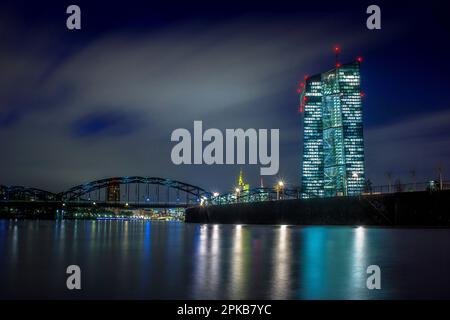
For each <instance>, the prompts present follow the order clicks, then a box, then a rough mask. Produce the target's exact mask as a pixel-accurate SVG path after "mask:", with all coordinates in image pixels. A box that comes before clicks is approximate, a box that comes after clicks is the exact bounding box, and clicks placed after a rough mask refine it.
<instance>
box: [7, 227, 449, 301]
mask: <svg viewBox="0 0 450 320" xmlns="http://www.w3.org/2000/svg"><path fill="white" fill-rule="evenodd" d="M411 248H412V249H411ZM0 250H1V253H2V254H1V255H0V270H1V273H0V284H1V286H0V298H7V299H11V298H72V297H73V293H70V292H68V291H67V290H65V280H66V274H65V268H66V267H67V266H68V265H70V264H78V265H80V266H81V268H82V270H83V275H84V278H83V292H81V293H79V295H78V296H77V297H79V298H86V299H92V298H101V299H105V298H120V299H128V298H145V299H149V298H153V299H156V298H160V299H169V298H176V299H222V298H223V299H366V298H370V299H371V298H380V297H382V298H385V297H395V298H402V297H408V298H411V297H413V298H421V297H423V296H425V297H427V298H429V297H430V296H431V297H435V298H450V289H449V288H450V286H446V285H445V284H446V283H447V284H450V276H449V274H448V273H446V272H439V273H438V272H433V270H435V269H437V270H442V271H443V270H448V268H449V267H450V258H449V255H448V252H450V232H449V230H392V229H370V228H363V227H359V228H350V227H307V228H301V227H294V226H281V227H280V226H248V225H245V226H241V225H195V224H183V223H159V222H150V221H108V220H103V221H14V220H9V221H0ZM408 250H409V251H408ZM418 257H419V258H418ZM430 261H432V262H433V270H430V266H429V264H430ZM371 264H377V265H380V267H381V268H382V270H383V273H382V274H383V279H384V280H383V281H385V282H383V283H386V286H383V290H382V292H379V291H378V292H377V291H370V292H369V290H367V288H366V286H365V284H366V279H367V274H366V268H367V266H368V265H371ZM405 265H406V266H408V268H407V269H405V268H404V266H405ZM415 270H419V271H421V274H420V278H419V280H417V275H416V274H415ZM429 270H430V271H429ZM407 276H410V277H411V279H412V280H411V279H409V278H407ZM433 294H435V296H433Z"/></svg>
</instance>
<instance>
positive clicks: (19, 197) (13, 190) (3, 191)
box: [0, 185, 58, 201]
mask: <svg viewBox="0 0 450 320" xmlns="http://www.w3.org/2000/svg"><path fill="white" fill-rule="evenodd" d="M0 200H3V201H11V200H12V201H56V200H58V195H57V194H55V193H53V192H49V191H45V190H41V189H37V188H28V187H23V186H4V185H0Z"/></svg>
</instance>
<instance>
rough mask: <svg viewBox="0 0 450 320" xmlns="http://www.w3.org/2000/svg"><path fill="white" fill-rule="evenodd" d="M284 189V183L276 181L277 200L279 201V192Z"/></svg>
mask: <svg viewBox="0 0 450 320" xmlns="http://www.w3.org/2000/svg"><path fill="white" fill-rule="evenodd" d="M283 187H284V182H283V181H282V180H280V181H278V185H277V200H280V190H282V189H283Z"/></svg>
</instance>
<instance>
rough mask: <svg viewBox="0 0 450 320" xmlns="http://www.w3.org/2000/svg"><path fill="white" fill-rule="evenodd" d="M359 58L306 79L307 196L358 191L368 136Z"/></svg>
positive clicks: (361, 185)
mask: <svg viewBox="0 0 450 320" xmlns="http://www.w3.org/2000/svg"><path fill="white" fill-rule="evenodd" d="M359 68H360V63H359V62H358V61H355V62H352V63H348V64H344V65H339V64H338V65H337V66H336V68H335V69H333V70H330V71H328V72H325V73H322V74H318V75H315V76H312V77H309V78H307V79H306V81H305V84H304V90H303V91H302V94H301V108H302V110H303V115H304V116H303V161H302V196H303V198H313V197H333V196H344V195H349V196H353V195H359V194H361V193H362V192H363V189H364V181H365V174H364V140H363V124H362V107H361V88H360V72H359Z"/></svg>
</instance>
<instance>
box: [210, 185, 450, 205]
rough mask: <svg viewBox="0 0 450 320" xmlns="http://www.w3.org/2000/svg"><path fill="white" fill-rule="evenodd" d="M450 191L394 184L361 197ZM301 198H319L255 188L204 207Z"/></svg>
mask: <svg viewBox="0 0 450 320" xmlns="http://www.w3.org/2000/svg"><path fill="white" fill-rule="evenodd" d="M438 190H450V181H443V182H439V181H428V182H420V183H405V184H401V183H395V184H391V185H381V186H374V187H372V186H370V185H368V186H366V187H365V189H364V190H363V192H362V195H363V196H364V195H371V194H372V195H373V194H389V193H399V192H417V191H430V192H433V191H438ZM301 198H320V196H317V195H313V194H308V195H306V194H305V193H303V192H302V190H301V188H300V187H294V188H280V189H277V188H256V189H250V190H245V191H241V192H234V193H227V194H223V195H219V196H217V197H214V196H212V197H211V198H209V199H206V198H205V199H204V201H203V202H202V204H204V205H225V204H232V203H246V202H261V201H276V200H289V199H301Z"/></svg>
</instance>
